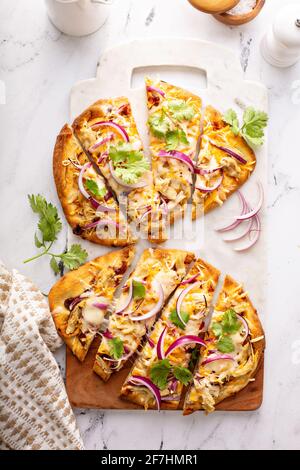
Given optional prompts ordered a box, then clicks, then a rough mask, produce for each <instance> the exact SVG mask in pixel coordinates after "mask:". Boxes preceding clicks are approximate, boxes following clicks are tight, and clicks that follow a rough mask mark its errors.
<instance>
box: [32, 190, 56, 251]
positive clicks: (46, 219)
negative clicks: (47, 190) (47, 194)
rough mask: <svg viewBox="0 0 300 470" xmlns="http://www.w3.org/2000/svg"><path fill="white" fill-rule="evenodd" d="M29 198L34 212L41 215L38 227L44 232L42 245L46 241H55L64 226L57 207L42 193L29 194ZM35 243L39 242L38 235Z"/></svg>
mask: <svg viewBox="0 0 300 470" xmlns="http://www.w3.org/2000/svg"><path fill="white" fill-rule="evenodd" d="M28 199H29V203H30V206H31V209H32V210H33V212H35V213H36V214H38V215H39V223H38V228H39V230H40V232H41V234H42V241H41V242H40V243H41V246H42V245H44V242H53V241H55V240H56V239H57V235H58V233H59V232H60V231H61V228H62V223H61V220H60V218H59V215H58V212H57V209H56V207H55V206H53V204H51V203H48V202H47V201H46V199H45V198H44V197H43V196H41V195H40V194H38V195H36V196H35V195H34V194H32V195H28ZM35 243H37V237H35Z"/></svg>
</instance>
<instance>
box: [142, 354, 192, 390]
mask: <svg viewBox="0 0 300 470" xmlns="http://www.w3.org/2000/svg"><path fill="white" fill-rule="evenodd" d="M171 377H175V379H177V380H179V382H181V383H182V384H184V385H188V383H189V382H190V381H191V379H192V377H193V376H192V373H191V371H189V369H187V368H186V367H182V366H172V365H171V364H170V361H169V359H162V360H161V361H158V362H156V363H155V364H154V365H153V366H152V367H151V369H150V378H151V380H152V382H153V383H154V384H155V385H156V386H157V387H158V388H160V389H161V390H164V389H165V388H167V386H168V381H169V380H170V378H171Z"/></svg>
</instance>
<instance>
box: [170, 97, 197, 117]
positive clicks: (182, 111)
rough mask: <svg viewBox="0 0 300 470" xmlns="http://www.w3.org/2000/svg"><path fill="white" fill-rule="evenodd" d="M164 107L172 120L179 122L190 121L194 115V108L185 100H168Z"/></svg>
mask: <svg viewBox="0 0 300 470" xmlns="http://www.w3.org/2000/svg"><path fill="white" fill-rule="evenodd" d="M164 106H165V108H166V109H167V110H168V111H169V112H170V114H171V115H172V118H173V119H175V120H176V121H179V122H182V121H191V120H192V119H193V117H194V116H195V114H196V113H195V108H194V106H193V105H192V104H189V103H187V102H186V101H185V100H170V101H167V102H166V103H165V104H164Z"/></svg>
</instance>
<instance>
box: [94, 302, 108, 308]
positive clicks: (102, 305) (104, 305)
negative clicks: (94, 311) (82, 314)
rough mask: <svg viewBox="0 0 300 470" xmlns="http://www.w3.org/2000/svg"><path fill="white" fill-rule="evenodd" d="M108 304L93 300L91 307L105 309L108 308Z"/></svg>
mask: <svg viewBox="0 0 300 470" xmlns="http://www.w3.org/2000/svg"><path fill="white" fill-rule="evenodd" d="M108 306H109V305H108V304H104V303H101V302H95V303H94V304H93V307H96V308H99V310H106V309H107V308H108Z"/></svg>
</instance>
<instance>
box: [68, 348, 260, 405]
mask: <svg viewBox="0 0 300 470" xmlns="http://www.w3.org/2000/svg"><path fill="white" fill-rule="evenodd" d="M99 342H100V340H99V339H97V340H95V341H94V343H93V344H92V347H91V349H90V351H89V353H88V355H87V357H86V360H85V361H84V362H83V363H81V362H79V361H78V359H77V358H76V357H75V356H74V355H73V354H72V353H71V351H70V350H69V348H67V358H66V361H67V367H66V387H67V393H68V397H69V400H70V402H71V405H72V406H74V407H75V408H98V409H102V410H106V409H109V410H140V409H141V407H139V406H138V405H134V404H133V403H130V402H128V401H125V400H122V399H121V398H119V392H120V390H121V387H122V385H123V383H124V381H125V379H126V377H127V375H128V374H129V371H130V369H131V366H132V362H129V363H128V365H127V367H126V368H124V369H123V370H121V371H120V372H118V373H116V374H113V375H112V376H111V378H110V380H109V381H108V382H106V383H105V382H103V380H101V379H100V377H98V376H97V375H96V374H95V373H94V372H93V364H94V360H95V355H96V352H97V349H98V345H99ZM263 381H264V361H262V363H261V365H260V367H259V370H258V372H257V375H256V380H255V382H251V383H250V384H249V385H248V386H247V387H246V388H245V389H244V390H242V391H241V392H239V393H237V394H236V395H235V396H233V397H230V398H227V399H226V400H224V401H223V402H222V403H220V404H219V405H218V406H217V410H220V411H221V410H222V411H253V410H257V409H258V408H259V407H260V406H261V404H262V400H263ZM162 409H164V406H163V404H162ZM179 409H182V403H181V404H180V408H179Z"/></svg>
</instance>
